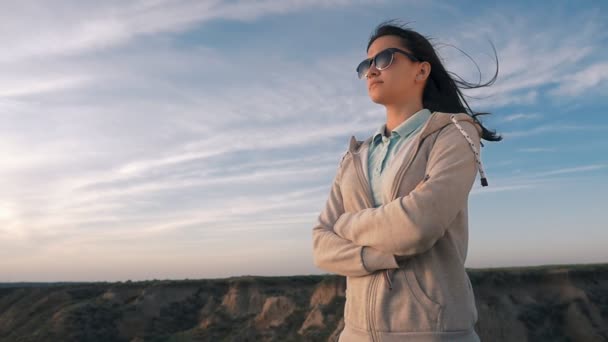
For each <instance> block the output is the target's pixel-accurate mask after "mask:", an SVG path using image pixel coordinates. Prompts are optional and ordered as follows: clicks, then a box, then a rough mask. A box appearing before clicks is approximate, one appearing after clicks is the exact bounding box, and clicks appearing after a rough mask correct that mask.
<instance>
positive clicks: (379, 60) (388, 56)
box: [356, 48, 419, 79]
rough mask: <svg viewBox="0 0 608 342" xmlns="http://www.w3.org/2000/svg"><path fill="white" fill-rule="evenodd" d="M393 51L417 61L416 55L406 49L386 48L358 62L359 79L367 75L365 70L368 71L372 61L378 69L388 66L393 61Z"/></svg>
mask: <svg viewBox="0 0 608 342" xmlns="http://www.w3.org/2000/svg"><path fill="white" fill-rule="evenodd" d="M395 52H399V53H401V54H404V55H406V56H407V57H408V58H409V59H411V60H412V61H414V62H418V61H419V60H418V58H416V56H414V55H413V54H411V53H409V52H407V51H404V50H401V49H398V48H388V49H385V50H382V51H380V52H378V53H377V54H376V55H375V56H374V57H372V58H367V59H364V60H363V61H362V62H361V63H359V65H358V66H357V69H356V71H357V75H358V76H359V78H360V79H361V78H363V77H367V72H368V71H369V68H371V66H372V63H373V64H374V65H376V69H378V70H384V69H386V68H388V67H389V66H391V64H392V63H393V59H394V55H395Z"/></svg>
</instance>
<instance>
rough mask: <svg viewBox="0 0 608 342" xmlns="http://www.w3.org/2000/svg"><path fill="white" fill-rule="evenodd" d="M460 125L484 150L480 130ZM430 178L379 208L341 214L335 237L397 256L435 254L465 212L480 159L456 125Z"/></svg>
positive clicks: (435, 154)
mask: <svg viewBox="0 0 608 342" xmlns="http://www.w3.org/2000/svg"><path fill="white" fill-rule="evenodd" d="M459 123H460V125H461V127H462V128H463V129H464V130H465V131H466V133H467V134H468V135H469V137H471V140H472V141H473V143H474V144H475V147H476V148H477V150H479V145H480V141H479V140H480V137H479V132H478V131H477V129H476V127H475V126H474V125H473V124H472V123H470V122H468V121H460V122H459ZM426 174H427V175H428V177H425V180H424V181H422V182H421V183H420V184H419V185H418V186H417V187H416V188H415V189H414V190H412V191H411V192H410V193H409V194H408V195H406V196H403V197H398V198H397V199H395V200H393V201H391V202H389V203H386V204H384V205H381V206H379V207H376V208H367V209H364V210H361V211H358V212H356V213H350V212H349V213H344V214H342V215H341V216H340V218H339V219H338V221H337V222H336V223H335V225H334V230H335V232H336V234H338V235H339V236H340V237H342V238H345V239H347V240H350V241H352V242H354V243H356V244H358V245H366V246H371V247H373V248H376V249H378V250H379V251H382V252H385V253H391V254H394V255H397V256H409V255H415V254H419V253H423V252H425V251H426V250H428V249H430V248H431V247H432V246H433V245H434V244H435V242H436V241H437V240H438V239H440V238H441V237H442V236H443V235H444V234H445V230H446V228H447V227H448V225H449V224H450V222H452V220H453V219H454V218H455V217H456V215H457V214H458V212H460V211H461V210H462V209H463V207H464V205H465V203H466V201H467V200H468V196H469V192H470V190H471V188H472V186H473V182H474V181H475V177H476V175H477V167H476V160H475V155H474V153H473V152H472V151H471V147H470V145H469V143H468V141H467V140H465V138H464V137H463V135H462V133H461V132H460V131H459V130H458V128H457V127H456V126H455V125H453V124H449V125H448V126H447V127H444V128H443V129H442V131H440V132H439V133H438V136H437V140H436V141H435V143H434V145H433V147H432V149H431V152H430V155H429V159H428V161H427V168H426ZM427 178H428V179H427Z"/></svg>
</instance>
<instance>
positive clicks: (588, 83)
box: [551, 62, 608, 96]
mask: <svg viewBox="0 0 608 342" xmlns="http://www.w3.org/2000/svg"><path fill="white" fill-rule="evenodd" d="M607 80H608V63H602V62H600V63H596V64H593V65H590V66H588V67H587V68H585V69H583V70H580V71H578V72H576V73H574V74H572V75H566V76H564V77H562V80H561V81H560V84H559V86H558V87H557V88H555V89H553V90H552V91H551V94H552V95H554V96H577V95H580V94H582V93H583V92H585V91H587V90H589V89H593V88H596V87H600V86H602V84H604V83H605V82H606V81H607Z"/></svg>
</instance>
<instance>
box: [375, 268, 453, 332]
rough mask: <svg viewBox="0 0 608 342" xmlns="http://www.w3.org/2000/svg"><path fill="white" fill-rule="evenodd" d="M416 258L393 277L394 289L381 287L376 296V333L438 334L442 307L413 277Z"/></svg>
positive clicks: (416, 278) (398, 270)
mask: <svg viewBox="0 0 608 342" xmlns="http://www.w3.org/2000/svg"><path fill="white" fill-rule="evenodd" d="M414 259H415V258H410V259H407V261H406V262H405V264H404V265H403V266H402V267H401V268H399V269H397V270H396V271H395V273H394V274H393V277H392V278H393V289H392V290H389V289H388V288H387V287H386V286H383V287H382V288H381V289H380V290H379V292H378V293H377V295H378V298H377V300H376V303H377V305H379V306H380V307H377V310H376V312H377V313H378V317H376V322H377V328H378V330H383V331H394V332H416V331H418V332H420V331H437V330H439V327H440V323H441V322H440V315H441V310H442V307H441V305H440V304H439V303H437V302H435V301H434V300H433V299H431V298H430V297H429V296H428V295H427V294H426V293H425V291H424V289H423V288H422V287H421V286H420V283H419V281H418V277H417V276H416V272H415V268H414V263H415V262H416V261H415V260H414Z"/></svg>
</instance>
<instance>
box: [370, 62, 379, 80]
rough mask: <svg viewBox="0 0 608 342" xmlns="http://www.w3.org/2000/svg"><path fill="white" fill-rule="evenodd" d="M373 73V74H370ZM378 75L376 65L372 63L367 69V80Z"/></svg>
mask: <svg viewBox="0 0 608 342" xmlns="http://www.w3.org/2000/svg"><path fill="white" fill-rule="evenodd" d="M372 73H373V74H372ZM379 73H380V70H378V69H376V63H373V62H372V64H371V65H370V66H369V69H367V78H370V77H371V76H372V75H373V76H376V75H378V74H379Z"/></svg>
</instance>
